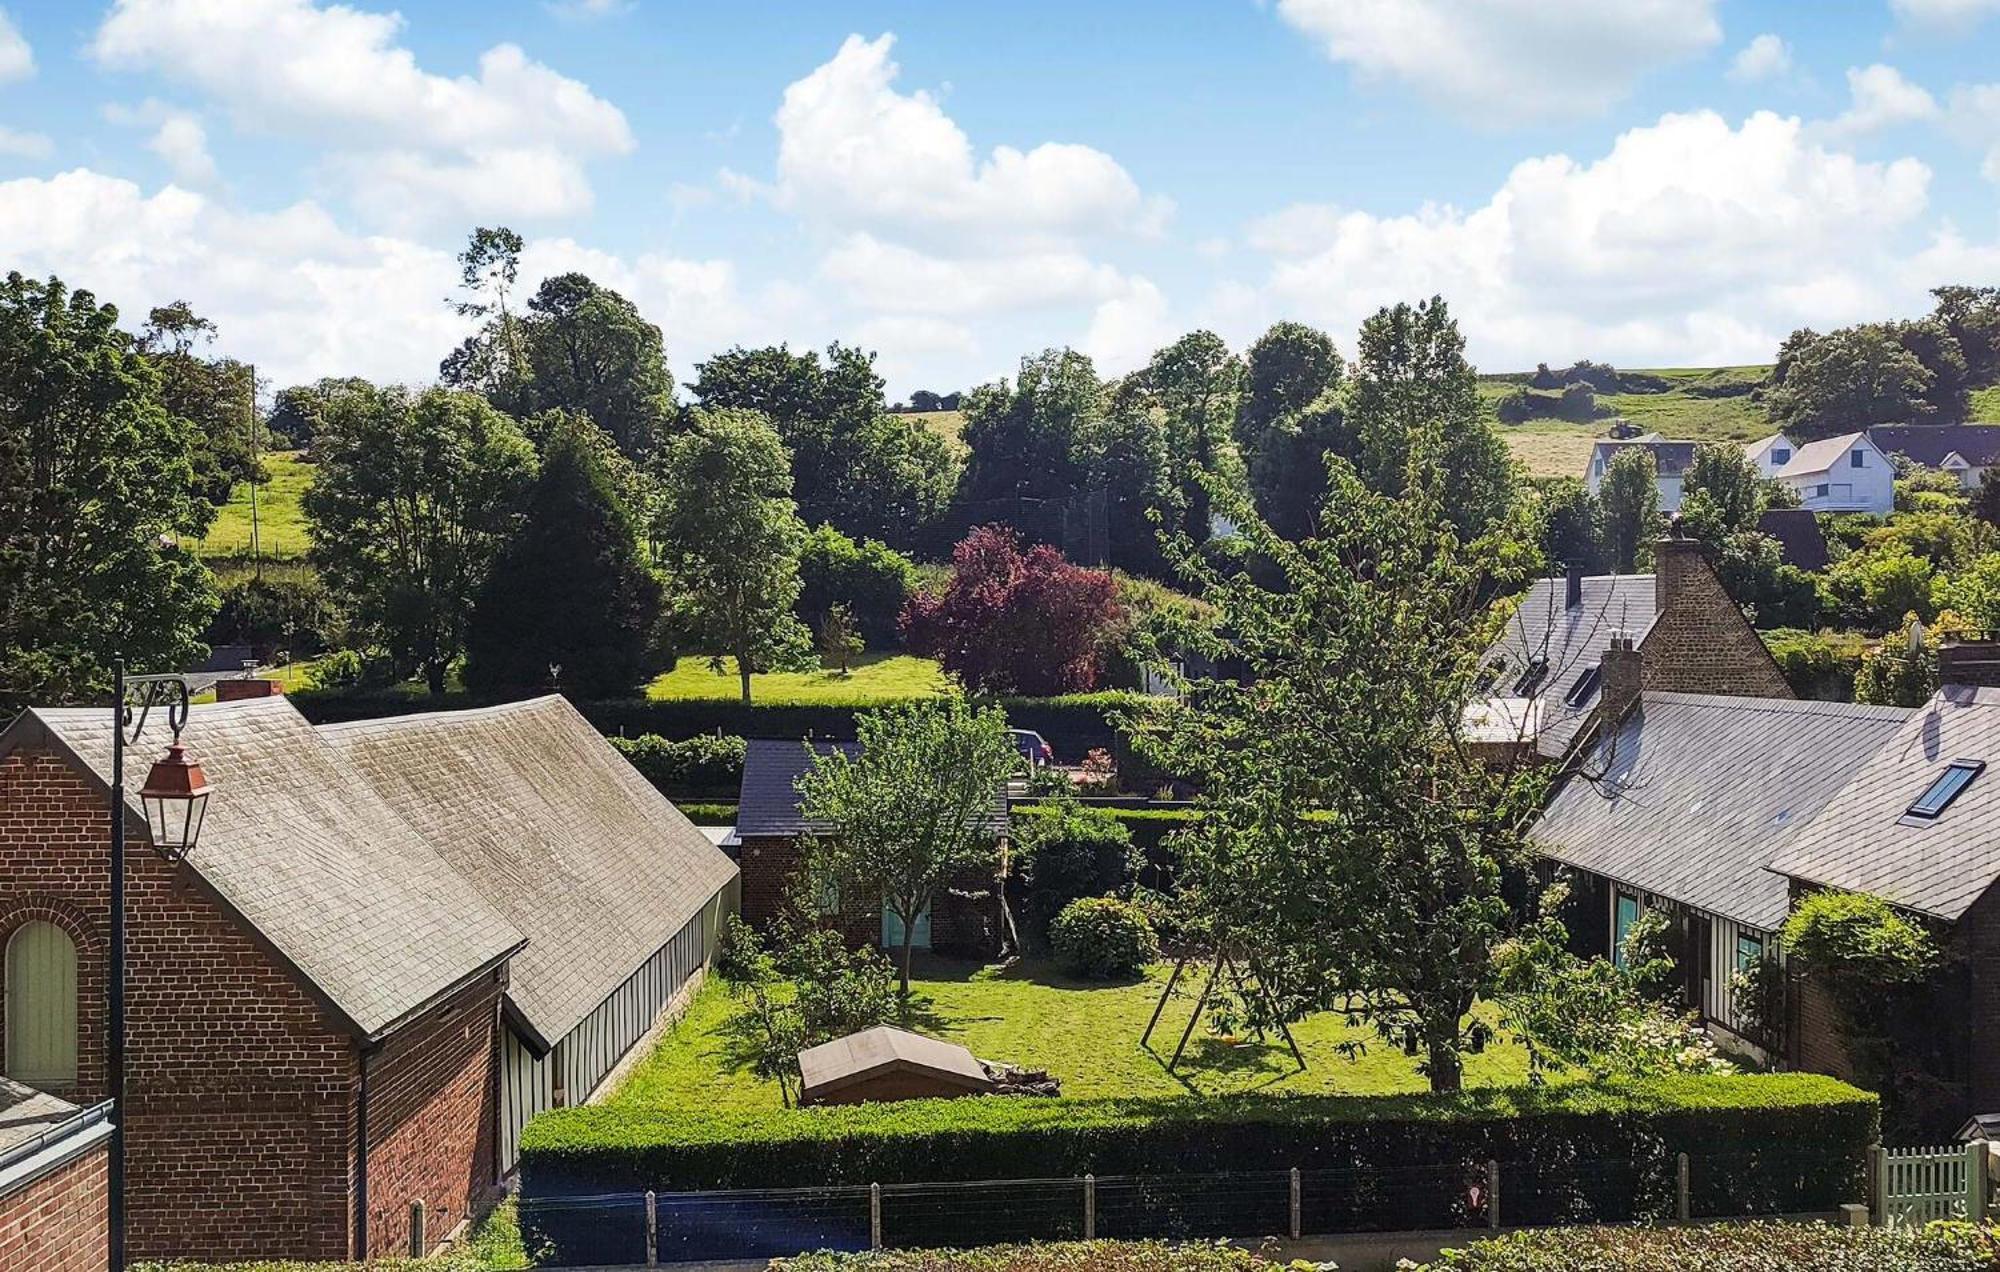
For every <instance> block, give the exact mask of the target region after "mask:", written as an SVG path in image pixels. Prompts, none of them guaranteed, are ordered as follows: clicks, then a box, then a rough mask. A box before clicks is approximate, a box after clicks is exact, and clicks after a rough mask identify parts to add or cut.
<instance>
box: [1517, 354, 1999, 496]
mask: <svg viewBox="0 0 2000 1272" xmlns="http://www.w3.org/2000/svg"><path fill="white" fill-rule="evenodd" d="M1769 371H1770V368H1769V367H1705V368H1704V367H1686V368H1664V369H1653V370H1645V371H1636V372H1633V374H1635V375H1647V376H1654V377H1657V378H1659V379H1662V380H1666V381H1668V382H1669V387H1668V388H1667V389H1666V390H1665V391H1663V392H1659V393H1605V394H1599V395H1598V398H1597V401H1598V405H1599V406H1600V407H1602V408H1604V409H1607V410H1610V411H1612V412H1614V413H1615V416H1623V417H1624V418H1625V419H1628V420H1630V421H1631V422H1632V423H1633V424H1635V425H1637V426H1638V427H1639V428H1641V429H1644V430H1646V431H1648V432H1656V433H1660V434H1662V435H1664V436H1666V437H1672V438H1677V439H1678V438H1685V439H1690V440H1693V441H1698V442H1747V441H1752V440H1754V439H1756V438H1759V437H1763V436H1765V435H1766V434H1767V433H1769V432H1770V431H1771V428H1770V425H1769V424H1768V423H1767V422H1766V421H1765V418H1764V407H1763V404H1762V403H1761V402H1759V401H1757V400H1756V399H1755V398H1753V397H1751V396H1750V394H1749V393H1747V392H1744V391H1742V389H1743V386H1745V385H1755V384H1758V383H1761V382H1762V381H1763V379H1764V377H1765V376H1766V375H1767V374H1768V373H1769ZM1527 379H1528V376H1527V375H1526V374H1525V373H1521V372H1512V373H1509V374H1506V375H1491V376H1481V377H1480V381H1479V394H1480V397H1481V398H1482V399H1483V400H1484V401H1485V402H1486V404H1487V406H1488V407H1489V408H1491V407H1492V406H1493V405H1494V404H1495V403H1497V402H1499V400H1500V399H1501V398H1503V397H1505V396H1507V395H1508V394H1509V393H1512V392H1513V391H1514V390H1515V389H1517V388H1519V387H1521V385H1522V384H1524V383H1525V382H1526V381H1527ZM1530 391H1531V392H1534V393H1535V394H1536V395H1537V396H1540V397H1546V398H1548V399H1550V400H1551V401H1553V400H1554V399H1556V398H1557V397H1559V396H1560V395H1559V394H1556V393H1551V392H1545V391H1542V390H1530ZM1995 405H1996V407H2000V402H1996V403H1995ZM1613 418H1614V416H1605V417H1603V418H1601V419H1597V420H1593V421H1591V422H1590V423H1588V424H1567V423H1564V422H1562V421H1561V420H1553V419H1539V418H1538V419H1533V420H1530V421H1528V422H1527V423H1524V424H1499V425H1496V427H1498V428H1499V430H1500V436H1501V437H1502V438H1503V439H1505V440H1506V442H1507V448H1508V449H1509V450H1510V451H1512V452H1513V455H1514V458H1515V459H1517V460H1519V461H1520V462H1521V465H1522V467H1524V468H1525V469H1527V471H1528V475H1529V476H1531V477H1581V476H1583V469H1584V465H1585V464H1586V463H1588V462H1589V460H1590V445H1591V442H1592V441H1593V440H1595V439H1596V438H1598V437H1601V436H1603V435H1604V433H1605V432H1606V430H1607V429H1609V428H1610V425H1611V420H1612V419H1613Z"/></svg>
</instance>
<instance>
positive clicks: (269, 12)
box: [90, 0, 634, 222]
mask: <svg viewBox="0 0 2000 1272" xmlns="http://www.w3.org/2000/svg"><path fill="white" fill-rule="evenodd" d="M403 25H404V23H403V19H402V17H401V16H400V15H398V14H394V13H370V12H366V11H364V10H360V9H355V8H350V7H347V6H345V5H329V6H322V5H319V4H317V3H314V2H313V0H118V2H117V4H116V5H115V6H114V7H113V8H112V10H111V12H110V14H109V15H107V16H106V18H105V19H104V22H103V24H102V25H101V26H100V27H99V28H98V30H97V33H96V36H95V37H94V39H93V40H92V42H91V44H90V52H91V55H92V56H93V57H94V58H95V59H96V60H97V62H98V63H99V64H100V65H102V66H105V67H107V68H110V69H114V70H124V71H149V72H153V73H156V74H159V75H161V76H164V77H165V78H167V79H169V80H172V81H175V82H178V83H180V84H183V85H186V86H187V87H190V88H193V89H197V90H199V91H201V92H202V93H204V94H206V95H207V96H208V97H209V98H211V99H212V100H213V101H215V102H216V103H218V104H219V105H220V106H221V107H223V108H224V109H225V110H227V111H228V112H229V113H230V115H231V118H232V119H233V120H234V122H235V124H236V126H237V127H238V128H240V129H243V130H245V131H252V132H262V133H274V134H280V135H286V136H294V137H299V138H301V139H305V140H308V141H313V142H317V143H321V144H323V145H325V146H326V147H328V148H329V149H330V150H332V151H333V152H334V153H335V154H336V156H337V159H336V162H335V163H334V165H333V167H334V169H335V170H337V171H338V173H339V174H340V175H341V177H342V178H343V179H344V180H343V187H344V186H345V185H346V183H347V182H348V181H352V180H357V179H358V180H360V181H361V185H360V186H359V187H358V188H357V189H356V191H355V198H356V203H357V206H359V207H361V208H363V209H364V210H367V211H372V212H376V213H380V212H382V211H383V210H384V209H388V208H393V209H395V211H396V214H397V218H396V219H397V221H399V222H406V221H408V220H411V219H413V218H417V217H421V216H424V215H427V214H429V215H435V216H438V217H453V216H463V215H464V214H465V213H466V212H468V211H473V212H477V213H492V214H496V215H511V216H524V217H535V216H549V215H560V214H564V213H569V212H575V211H578V210H580V209H582V208H585V207H588V206H589V194H588V191H589V185H588V179H587V178H586V176H585V175H584V163H585V161H586V160H588V159H590V158H594V157H600V156H606V155H619V154H625V153H627V152H629V151H630V150H631V149H632V148H633V144H634V143H633V138H632V131H631V128H630V126H629V125H628V124H627V122H626V120H625V116H624V114H623V112H621V111H620V110H619V109H618V108H617V107H616V106H614V105H612V104H611V103H610V102H608V101H605V100H604V99H602V98H600V97H598V96H597V95H596V94H595V93H593V92H591V90H590V89H589V87H588V86H587V85H585V84H583V83H581V82H579V81H577V80H574V79H570V78H568V77H567V76H564V75H561V74H559V73H557V72H556V71H554V70H552V69H550V68H549V67H547V66H545V65H543V64H541V63H540V62H536V61H534V60H533V59H531V58H530V57H529V56H528V55H527V54H526V53H525V52H523V51H522V50H521V49H520V48H519V47H518V46H516V45H513V44H500V45H496V46H495V47H493V48H491V49H489V50H487V51H486V52H485V53H484V54H483V55H481V57H480V59H479V70H478V74H477V75H476V76H474V75H459V76H445V75H440V74H437V73H435V72H432V71H429V70H426V69H424V68H423V67H422V66H420V65H419V64H418V63H417V59H416V56H415V55H414V54H413V53H412V52H411V51H410V50H409V49H408V48H406V47H404V46H403V45H402V44H400V43H398V41H399V39H400V37H401V35H402V28H403ZM530 152H531V153H532V156H533V157H532V159H528V158H524V154H528V153H530ZM413 155H414V156H420V157H421V159H422V160H423V161H427V162H432V163H437V164H439V165H440V166H441V167H442V168H443V169H444V170H445V171H446V174H447V178H441V179H435V180H430V181H425V182H415V183H412V182H411V177H412V175H413V171H414V169H415V168H416V167H419V166H421V165H420V164H413V163H412V162H411V159H410V157H411V156H413ZM376 156H379V157H380V158H381V160H382V162H381V164H380V165H379V168H377V167H371V164H370V162H369V160H370V158H371V157H376ZM524 172H532V173H533V174H534V175H535V176H536V177H537V178H538V179H540V180H543V181H550V182H553V186H554V190H555V193H554V194H551V193H550V191H549V190H547V189H545V188H542V186H541V185H540V184H538V183H537V184H526V183H523V182H522V180H521V177H522V175H523V173H524ZM399 190H402V191H404V193H403V194H402V196H401V197H398V191H399Z"/></svg>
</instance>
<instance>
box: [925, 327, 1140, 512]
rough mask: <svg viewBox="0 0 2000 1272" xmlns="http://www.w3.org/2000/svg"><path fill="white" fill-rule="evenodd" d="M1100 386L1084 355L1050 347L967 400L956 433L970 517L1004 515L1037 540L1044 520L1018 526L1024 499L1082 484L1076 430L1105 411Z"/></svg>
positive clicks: (1049, 496) (1061, 496) (1063, 493)
mask: <svg viewBox="0 0 2000 1272" xmlns="http://www.w3.org/2000/svg"><path fill="white" fill-rule="evenodd" d="M1104 407H1105V402H1104V386H1103V384H1102V383H1101V382H1100V381H1099V380H1098V378H1097V368H1096V367H1095V366H1093V365H1092V364H1091V361H1090V359H1089V358H1086V357H1085V356H1083V355H1082V354H1080V353H1078V352H1076V351H1075V350H1073V349H1050V350H1048V351H1046V352H1044V353H1040V354H1036V355H1034V356H1032V357H1026V358H1022V359H1021V369H1020V372H1019V374H1018V375H1016V376H1015V378H1014V382H1013V384H1012V385H1011V386H1010V385H1009V384H1008V383H1007V381H1005V380H1001V381H1000V382H998V383H997V384H989V385H986V386H983V387H981V388H978V389H975V390H973V391H972V392H971V393H970V394H968V395H967V396H966V400H965V425H964V429H963V431H962V433H961V435H960V436H961V437H962V439H963V440H964V442H965V445H966V449H967V451H968V452H969V455H968V458H967V461H966V467H965V481H964V483H963V484H962V485H961V486H960V489H959V497H960V502H961V503H962V504H963V505H964V511H965V513H966V515H967V516H968V517H969V518H970V519H971V520H975V521H1008V522H1010V523H1012V524H1015V525H1017V526H1020V528H1021V529H1022V530H1024V531H1026V532H1027V533H1029V534H1032V535H1034V536H1035V537H1037V538H1044V539H1045V538H1048V537H1050V536H1049V535H1048V534H1047V533H1046V531H1045V528H1044V527H1045V525H1046V522H1045V520H1035V519H1033V518H1028V519H1029V520H1034V521H1035V524H1033V525H1022V524H1021V520H1020V519H1021V518H1022V516H1023V511H1024V505H1025V504H1026V503H1028V502H1029V501H1039V500H1066V499H1068V498H1070V497H1071V496H1072V495H1074V494H1075V493H1076V492H1077V490H1078V489H1079V488H1080V485H1081V478H1082V473H1081V471H1080V466H1079V464H1078V461H1077V456H1076V449H1075V446H1076V436H1077V432H1078V430H1079V429H1081V428H1082V427H1084V426H1085V425H1087V424H1090V423H1092V422H1094V421H1096V420H1098V419H1099V418H1101V417H1102V416H1103V414H1104Z"/></svg>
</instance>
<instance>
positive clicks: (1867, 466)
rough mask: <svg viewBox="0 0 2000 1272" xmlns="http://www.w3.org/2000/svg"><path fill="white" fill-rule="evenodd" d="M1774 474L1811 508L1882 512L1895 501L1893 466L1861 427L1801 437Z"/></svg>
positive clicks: (1886, 510)
mask: <svg viewBox="0 0 2000 1272" xmlns="http://www.w3.org/2000/svg"><path fill="white" fill-rule="evenodd" d="M1777 480H1778V481H1779V482H1780V483H1782V484H1783V485H1784V486H1785V487H1786V488H1787V489H1789V490H1791V491H1792V492H1793V493H1794V494H1796V495H1797V496H1798V497H1799V501H1800V503H1801V504H1803V505H1804V506H1805V507H1806V508H1807V509H1809V510H1811V511H1813V512H1869V513H1877V514H1881V513H1887V512H1890V511H1892V510H1894V508H1895V506H1896V470H1895V467H1894V466H1893V465H1892V464H1891V463H1890V462H1889V457H1888V456H1887V455H1885V454H1883V453H1882V449H1881V448H1880V447H1879V446H1877V445H1876V444H1875V443H1874V442H1871V441H1869V440H1868V434H1866V433H1846V434H1843V435H1842V436H1839V437H1827V438H1822V439H1821V440H1819V441H1817V442H1807V443H1806V444H1805V445H1804V446H1801V447H1799V448H1798V450H1796V451H1795V452H1793V454H1792V458H1791V461H1790V462H1789V463H1787V464H1786V465H1785V466H1784V467H1783V468H1780V469H1779V470H1778V472H1777Z"/></svg>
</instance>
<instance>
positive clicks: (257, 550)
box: [244, 362, 264, 579]
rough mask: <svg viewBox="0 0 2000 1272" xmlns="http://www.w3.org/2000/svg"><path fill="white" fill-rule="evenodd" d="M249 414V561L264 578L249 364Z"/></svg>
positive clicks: (254, 409)
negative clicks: (258, 520) (254, 563)
mask: <svg viewBox="0 0 2000 1272" xmlns="http://www.w3.org/2000/svg"><path fill="white" fill-rule="evenodd" d="M249 407H250V409H249V413H248V414H247V415H246V416H245V417H244V418H245V421H246V424H245V427H246V428H248V429H249V431H250V436H249V441H250V559H251V560H252V561H254V562H256V569H257V577H258V578H260V579H261V578H263V577H264V540H263V537H262V535H261V534H260V533H259V527H258V525H257V465H258V463H259V462H260V461H261V459H262V456H261V455H259V453H258V446H257V442H258V437H257V432H258V429H257V364H256V363H254V362H253V363H251V364H250V402H249Z"/></svg>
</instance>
